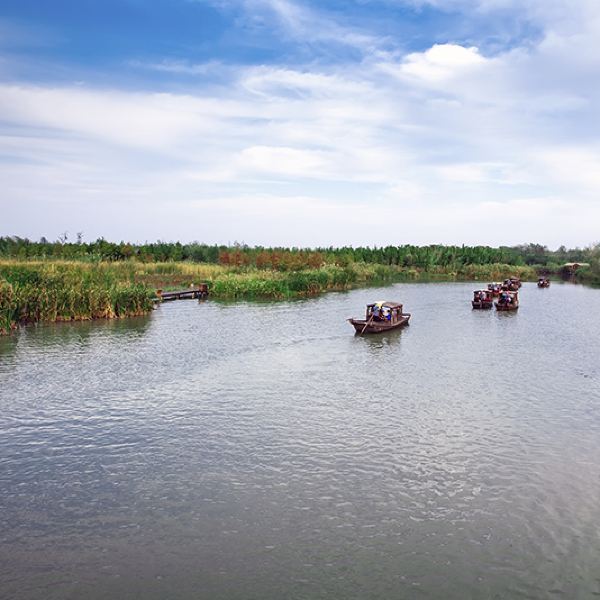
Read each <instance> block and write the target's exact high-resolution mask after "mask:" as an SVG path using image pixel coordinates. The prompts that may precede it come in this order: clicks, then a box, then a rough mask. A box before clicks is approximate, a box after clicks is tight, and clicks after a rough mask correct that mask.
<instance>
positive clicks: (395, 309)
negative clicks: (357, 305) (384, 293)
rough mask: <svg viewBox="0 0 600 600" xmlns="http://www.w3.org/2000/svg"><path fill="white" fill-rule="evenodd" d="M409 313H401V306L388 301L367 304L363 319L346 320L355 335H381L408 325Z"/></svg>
mask: <svg viewBox="0 0 600 600" xmlns="http://www.w3.org/2000/svg"><path fill="white" fill-rule="evenodd" d="M410 317H411V315H410V313H405V312H403V311H402V304H398V303H397V302H390V301H383V300H382V301H380V302H374V303H373V304H367V312H366V315H365V318H364V319H348V321H349V322H350V323H351V324H352V326H353V327H354V329H355V330H356V333H382V332H384V331H390V330H391V329H397V328H398V327H402V326H404V325H408V321H409V319H410Z"/></svg>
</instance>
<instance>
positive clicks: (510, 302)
mask: <svg viewBox="0 0 600 600" xmlns="http://www.w3.org/2000/svg"><path fill="white" fill-rule="evenodd" d="M495 304H496V310H517V308H519V294H518V292H507V291H504V292H502V293H501V294H500V296H499V298H498V300H497V302H496V303H495Z"/></svg>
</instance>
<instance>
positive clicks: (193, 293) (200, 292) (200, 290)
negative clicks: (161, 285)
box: [156, 283, 208, 302]
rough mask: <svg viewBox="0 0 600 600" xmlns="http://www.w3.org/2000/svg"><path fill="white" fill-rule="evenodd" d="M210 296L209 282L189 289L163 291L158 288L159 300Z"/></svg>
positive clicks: (166, 300)
mask: <svg viewBox="0 0 600 600" xmlns="http://www.w3.org/2000/svg"><path fill="white" fill-rule="evenodd" d="M207 296H208V284H206V283H201V284H200V285H199V286H198V287H191V288H189V289H187V290H177V291H174V292H172V291H169V292H163V290H156V301H157V302H169V301H171V300H184V299H188V298H206V297H207Z"/></svg>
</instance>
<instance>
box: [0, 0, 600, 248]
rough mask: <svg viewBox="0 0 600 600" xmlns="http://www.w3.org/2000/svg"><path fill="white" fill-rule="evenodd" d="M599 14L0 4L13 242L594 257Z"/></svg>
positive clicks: (548, 9)
mask: <svg viewBox="0 0 600 600" xmlns="http://www.w3.org/2000/svg"><path fill="white" fill-rule="evenodd" d="M599 39H600V3H598V2H597V1H596V0H522V1H518V0H360V1H355V2H352V1H344V2H343V1H341V0H339V1H337V0H336V1H331V2H307V1H302V0H235V1H234V0H155V1H154V2H146V1H142V0H105V1H103V2H98V1H92V0H79V1H75V0H71V1H67V0H53V1H52V2H47V1H41V0H37V1H32V0H29V1H28V0H20V1H15V0H2V2H1V3H0V181H1V182H2V192H1V194H2V196H1V197H0V202H1V203H2V207H3V211H2V213H3V216H2V217H1V218H0V234H3V235H8V234H16V235H21V236H27V237H31V238H37V237H40V236H42V235H44V236H46V237H48V238H55V237H57V236H58V235H59V234H61V233H62V232H64V231H68V232H70V233H71V236H72V237H74V236H75V233H76V232H79V231H83V232H84V237H85V238H86V239H94V238H96V237H98V236H104V237H106V238H109V239H128V240H132V241H142V240H154V239H158V238H160V239H166V240H177V239H178V240H181V241H190V240H194V239H196V240H199V241H205V242H211V243H212V242H217V243H221V242H223V243H227V242H233V241H234V240H235V241H244V242H246V243H249V244H284V245H301V246H314V245H329V244H335V245H341V244H353V245H358V244H369V245H375V244H377V245H381V244H388V243H393V244H401V243H418V244H427V243H459V244H460V243H465V244H478V243H489V244H491V245H498V244H517V243H522V242H528V241H532V242H540V243H544V244H547V245H549V246H551V247H556V246H558V245H560V244H563V243H564V244H566V245H571V246H575V245H580V246H581V245H586V244H589V243H593V242H596V241H598V239H599V238H600V235H599V234H598V226H597V224H598V223H600V197H599V191H600V137H599V135H598V134H599V133H600V132H599V131H598V129H599V126H598V125H597V124H596V123H597V121H599V119H598V118H597V112H598V92H599V89H598V88H599V83H598V81H599V78H598V76H597V75H598V72H599V67H600V52H598V50H599V49H600V48H599V46H600V43H599V42H598V41H597V40H599Z"/></svg>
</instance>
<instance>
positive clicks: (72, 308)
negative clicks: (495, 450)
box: [0, 260, 536, 333]
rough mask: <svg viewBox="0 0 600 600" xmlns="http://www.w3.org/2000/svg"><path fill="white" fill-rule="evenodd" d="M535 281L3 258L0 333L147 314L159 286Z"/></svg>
mask: <svg viewBox="0 0 600 600" xmlns="http://www.w3.org/2000/svg"><path fill="white" fill-rule="evenodd" d="M512 275H516V276H520V277H521V278H523V279H535V277H536V272H535V270H534V269H533V268H531V267H515V266H514V265H503V264H486V265H466V266H463V267H461V268H460V269H459V270H457V271H450V270H449V269H448V268H443V267H432V268H431V269H430V270H428V271H425V270H422V269H417V268H414V267H411V268H400V267H397V266H395V265H381V264H374V263H349V264H346V265H344V266H340V265H334V264H325V265H322V266H320V267H319V268H307V269H300V270H293V271H281V270H274V269H258V268H256V267H254V266H225V265H216V264H207V263H189V262H163V263H142V262H137V261H118V262H108V261H107V262H95V263H93V262H82V261H56V260H54V261H43V260H33V261H18V260H0V333H6V332H8V331H10V330H11V329H14V328H15V327H16V326H17V325H18V324H20V323H33V322H38V321H72V320H88V319H110V318H116V317H126V316H133V315H141V314H144V313H147V312H149V311H150V310H151V309H152V306H153V299H154V298H155V296H156V290H157V289H163V290H168V289H182V288H188V287H190V286H197V285H198V284H199V283H203V282H205V283H208V285H209V289H210V294H211V296H212V297H215V298H223V299H236V298H266V299H274V300H278V299H286V298H297V297H303V296H310V295H316V294H320V293H323V292H327V291H332V290H345V289H349V288H351V287H357V286H361V285H369V284H374V283H379V282H381V283H383V282H386V281H401V280H407V279H408V280H418V279H427V278H436V279H475V280H481V281H483V280H489V281H492V280H498V279H502V278H505V277H508V276H512Z"/></svg>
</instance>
